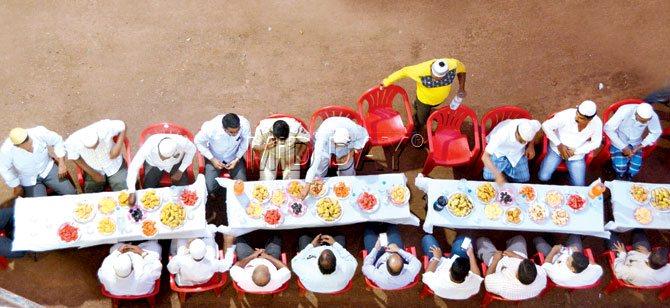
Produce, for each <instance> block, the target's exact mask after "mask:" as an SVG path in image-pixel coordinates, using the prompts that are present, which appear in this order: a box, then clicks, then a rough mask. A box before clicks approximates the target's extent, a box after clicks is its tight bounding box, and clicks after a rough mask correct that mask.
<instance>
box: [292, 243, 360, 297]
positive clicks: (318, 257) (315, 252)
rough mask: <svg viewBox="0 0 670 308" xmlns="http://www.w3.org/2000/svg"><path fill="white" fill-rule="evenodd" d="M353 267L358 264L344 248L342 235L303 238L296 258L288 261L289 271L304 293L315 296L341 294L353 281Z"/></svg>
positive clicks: (354, 271)
mask: <svg viewBox="0 0 670 308" xmlns="http://www.w3.org/2000/svg"><path fill="white" fill-rule="evenodd" d="M310 240H311V242H310ZM356 267H358V262H357V261H356V258H354V256H352V255H351V254H350V253H349V252H348V251H347V250H346V249H345V248H344V236H342V235H339V236H335V238H333V237H332V236H330V235H321V234H318V235H317V236H316V237H314V239H312V238H311V237H310V236H309V235H302V236H301V237H300V239H299V240H298V254H297V255H296V256H295V257H294V258H293V259H292V260H291V268H293V272H295V274H296V275H298V278H299V279H300V282H302V285H303V286H304V287H305V289H307V290H309V291H311V292H316V293H335V292H338V291H341V290H342V289H344V288H345V287H346V286H347V285H348V284H349V281H351V278H353V277H354V273H356Z"/></svg>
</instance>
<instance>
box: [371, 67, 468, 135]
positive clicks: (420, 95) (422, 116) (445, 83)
mask: <svg viewBox="0 0 670 308" xmlns="http://www.w3.org/2000/svg"><path fill="white" fill-rule="evenodd" d="M465 75H466V71H465V65H463V63H461V61H458V60H456V59H447V58H444V59H433V60H429V61H426V62H423V63H419V64H416V65H412V66H406V67H403V68H402V69H400V70H398V71H396V72H394V73H393V74H391V75H389V76H388V77H386V78H385V79H384V80H383V81H382V83H381V86H382V87H388V86H389V85H391V84H393V83H395V82H397V81H398V80H400V79H403V78H411V79H412V80H414V81H415V82H416V99H415V100H414V109H415V112H414V124H415V126H414V127H415V130H416V131H417V132H420V131H422V130H423V128H424V126H425V125H426V121H427V120H428V117H429V116H430V113H431V112H432V109H433V108H435V107H437V106H439V105H440V104H442V102H444V100H445V99H446V98H447V97H448V96H449V92H450V91H451V84H452V83H453V82H454V79H455V78H456V77H458V96H459V97H461V98H463V97H465V95H466V92H465Z"/></svg>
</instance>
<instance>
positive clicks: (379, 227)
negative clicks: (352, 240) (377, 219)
mask: <svg viewBox="0 0 670 308" xmlns="http://www.w3.org/2000/svg"><path fill="white" fill-rule="evenodd" d="M384 232H386V237H387V238H388V241H389V244H391V243H393V244H396V245H398V248H400V249H404V248H405V245H403V242H402V236H400V231H398V226H396V225H391V224H386V223H368V224H366V225H365V231H363V245H364V246H365V250H367V251H368V252H369V251H371V250H372V248H375V244H376V243H377V239H378V238H379V233H384Z"/></svg>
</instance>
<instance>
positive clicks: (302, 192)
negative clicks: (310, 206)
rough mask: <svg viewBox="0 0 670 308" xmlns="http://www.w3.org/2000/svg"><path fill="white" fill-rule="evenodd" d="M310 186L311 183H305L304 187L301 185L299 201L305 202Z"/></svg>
mask: <svg viewBox="0 0 670 308" xmlns="http://www.w3.org/2000/svg"><path fill="white" fill-rule="evenodd" d="M311 185H312V183H305V185H302V187H300V199H302V200H305V198H307V194H308V193H309V187H310V186H311Z"/></svg>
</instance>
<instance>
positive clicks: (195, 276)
mask: <svg viewBox="0 0 670 308" xmlns="http://www.w3.org/2000/svg"><path fill="white" fill-rule="evenodd" d="M207 230H208V234H207V236H206V237H203V238H193V239H190V240H189V239H173V240H172V242H171V244H170V255H171V256H172V258H171V259H170V262H168V264H167V269H168V271H170V273H172V274H174V275H175V282H176V283H177V285H178V286H195V285H199V284H203V283H205V282H207V281H209V280H210V279H211V278H212V277H213V276H214V274H216V273H219V272H220V273H223V272H226V271H228V269H230V267H231V266H232V265H233V257H234V253H235V246H234V245H232V244H233V241H232V237H230V236H228V235H226V236H224V248H225V251H226V254H225V256H224V257H223V259H219V246H218V245H217V244H216V241H215V239H214V236H215V235H216V226H214V225H208V226H207Z"/></svg>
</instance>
